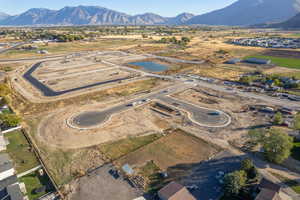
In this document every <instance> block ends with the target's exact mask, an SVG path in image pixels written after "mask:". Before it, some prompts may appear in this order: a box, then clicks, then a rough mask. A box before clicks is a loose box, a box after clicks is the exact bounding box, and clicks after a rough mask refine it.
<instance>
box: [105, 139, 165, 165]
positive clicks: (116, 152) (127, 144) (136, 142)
mask: <svg viewBox="0 0 300 200" xmlns="http://www.w3.org/2000/svg"><path fill="white" fill-rule="evenodd" d="M160 137H161V136H160V135H158V134H152V135H148V136H143V137H134V138H127V139H123V140H119V141H116V142H112V143H107V144H104V145H101V146H100V150H101V151H102V152H103V153H104V154H105V155H106V156H108V157H109V158H110V159H111V160H115V159H118V158H120V157H122V156H124V155H126V154H128V153H130V152H132V151H135V150H137V149H139V148H140V147H142V146H145V145H147V144H149V143H151V142H153V141H155V140H157V139H159V138H160Z"/></svg>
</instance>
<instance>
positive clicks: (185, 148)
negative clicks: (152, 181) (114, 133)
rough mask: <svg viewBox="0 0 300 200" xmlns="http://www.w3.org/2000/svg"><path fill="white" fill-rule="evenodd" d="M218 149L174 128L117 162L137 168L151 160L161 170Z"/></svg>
mask: <svg viewBox="0 0 300 200" xmlns="http://www.w3.org/2000/svg"><path fill="white" fill-rule="evenodd" d="M218 151H219V149H218V148H217V147H215V146H214V145H212V144H209V143H207V142H205V141H203V140H201V139H198V138H196V137H195V136H192V135H189V134H188V133H185V132H183V131H181V130H175V131H173V132H171V133H169V134H167V136H165V137H162V138H160V139H159V140H156V141H154V142H153V143H151V144H149V145H146V146H144V147H143V148H141V149H139V150H137V151H134V152H132V153H129V154H128V155H126V156H124V157H123V158H121V159H119V160H118V161H117V163H118V164H119V166H122V165H124V164H126V163H128V164H130V165H131V166H133V167H137V168H138V167H141V166H144V165H145V164H146V163H147V161H150V160H152V161H153V162H154V163H155V165H157V166H158V167H159V168H160V169H161V170H167V169H168V168H169V167H172V166H176V165H177V164H182V163H194V162H200V161H201V160H206V159H208V158H209V157H211V156H213V155H215V154H216V153H217V152H218Z"/></svg>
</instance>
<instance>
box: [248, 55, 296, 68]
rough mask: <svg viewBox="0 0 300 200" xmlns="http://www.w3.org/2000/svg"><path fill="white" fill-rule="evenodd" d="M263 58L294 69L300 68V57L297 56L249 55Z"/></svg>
mask: <svg viewBox="0 0 300 200" xmlns="http://www.w3.org/2000/svg"><path fill="white" fill-rule="evenodd" d="M252 57H255V58H262V59H269V60H271V61H272V63H273V64H275V65H278V66H280V67H287V68H292V69H300V59H296V58H283V57H275V56H264V55H255V56H249V57H248V58H252Z"/></svg>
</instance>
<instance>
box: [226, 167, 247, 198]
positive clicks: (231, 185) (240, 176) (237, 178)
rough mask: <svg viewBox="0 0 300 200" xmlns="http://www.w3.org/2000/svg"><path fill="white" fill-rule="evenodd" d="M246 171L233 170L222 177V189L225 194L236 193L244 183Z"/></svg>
mask: <svg viewBox="0 0 300 200" xmlns="http://www.w3.org/2000/svg"><path fill="white" fill-rule="evenodd" d="M246 181H247V176H246V172H245V171H243V170H241V171H235V172H232V173H229V174H227V175H226V176H225V177H224V190H225V195H226V196H232V195H238V194H239V192H240V190H241V189H242V188H243V187H244V186H245V185H246Z"/></svg>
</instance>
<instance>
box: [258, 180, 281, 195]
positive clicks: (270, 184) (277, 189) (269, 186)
mask: <svg viewBox="0 0 300 200" xmlns="http://www.w3.org/2000/svg"><path fill="white" fill-rule="evenodd" d="M259 188H260V189H268V190H272V191H275V192H280V189H281V186H280V185H278V184H275V183H273V182H271V181H269V180H267V179H265V178H264V179H262V180H261V182H260V184H259Z"/></svg>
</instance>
